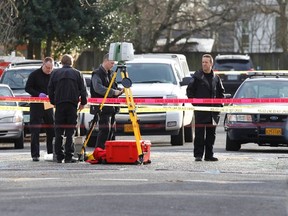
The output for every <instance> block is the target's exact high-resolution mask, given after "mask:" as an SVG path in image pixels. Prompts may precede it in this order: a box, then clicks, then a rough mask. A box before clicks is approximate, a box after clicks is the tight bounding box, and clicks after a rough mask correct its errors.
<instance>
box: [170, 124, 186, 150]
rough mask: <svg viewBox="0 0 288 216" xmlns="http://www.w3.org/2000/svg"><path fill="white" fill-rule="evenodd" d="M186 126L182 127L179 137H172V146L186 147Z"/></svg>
mask: <svg viewBox="0 0 288 216" xmlns="http://www.w3.org/2000/svg"><path fill="white" fill-rule="evenodd" d="M184 140H185V137H184V126H182V127H181V129H180V131H179V134H178V135H171V145H172V146H180V145H184V142H185V141H184Z"/></svg>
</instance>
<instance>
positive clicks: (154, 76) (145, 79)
mask: <svg viewBox="0 0 288 216" xmlns="http://www.w3.org/2000/svg"><path fill="white" fill-rule="evenodd" d="M115 69H116V68H114V70H115ZM126 69H127V72H128V77H129V78H130V79H131V81H132V83H173V84H177V81H176V78H175V76H174V73H173V71H172V68H171V66H170V65H169V64H161V63H129V64H127V65H126ZM121 80H122V77H121V73H119V71H118V73H117V78H116V81H117V82H118V83H121Z"/></svg>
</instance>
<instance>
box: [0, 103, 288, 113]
mask: <svg viewBox="0 0 288 216" xmlns="http://www.w3.org/2000/svg"><path fill="white" fill-rule="evenodd" d="M98 105H99V104H98ZM105 106H117V107H119V108H120V113H129V112H136V113H157V112H179V111H181V112H183V111H203V112H222V113H247V114H253V113H263V114H267V113H270V114H272V113H273V114H287V113H288V107H287V106H279V105H278V106H272V105H270V106H256V105H249V106H248V105H247V106H223V107H211V106H189V107H188V106H155V105H151V106H145V105H135V110H133V109H131V108H128V107H127V106H125V105H123V104H122V105H120V104H105ZM0 110H21V111H29V107H21V106H0ZM89 112H90V108H89V107H88V108H84V109H83V110H81V113H89Z"/></svg>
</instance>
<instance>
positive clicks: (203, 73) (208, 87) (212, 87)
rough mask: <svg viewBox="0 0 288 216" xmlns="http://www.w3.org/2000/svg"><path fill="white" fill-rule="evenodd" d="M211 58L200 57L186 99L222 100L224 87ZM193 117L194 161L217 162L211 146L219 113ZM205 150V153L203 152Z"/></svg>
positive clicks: (203, 112)
mask: <svg viewBox="0 0 288 216" xmlns="http://www.w3.org/2000/svg"><path fill="white" fill-rule="evenodd" d="M212 66H213V57H212V56H211V55H210V54H205V55H203V56H202V69H201V70H198V71H196V72H195V73H194V74H193V76H192V79H191V81H190V83H189V85H188V86H187V89H186V92H187V97H188V98H212V99H213V98H224V92H225V91H224V87H223V85H222V82H221V79H220V78H219V76H218V75H215V74H214V72H213V70H212ZM193 106H222V105H219V104H214V105H209V104H193ZM194 116H195V139H194V157H195V161H202V157H203V155H204V152H205V156H204V160H205V161H218V159H217V158H216V157H214V156H213V154H214V153H213V145H214V142H215V138H216V125H217V124H218V122H219V119H220V113H219V112H210V111H209V112H208V111H194ZM204 150H205V151H204Z"/></svg>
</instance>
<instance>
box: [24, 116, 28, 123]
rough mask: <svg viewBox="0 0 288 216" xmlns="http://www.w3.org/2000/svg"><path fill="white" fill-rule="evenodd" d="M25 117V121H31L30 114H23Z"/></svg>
mask: <svg viewBox="0 0 288 216" xmlns="http://www.w3.org/2000/svg"><path fill="white" fill-rule="evenodd" d="M23 119H24V122H25V123H29V122H30V115H23Z"/></svg>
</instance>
